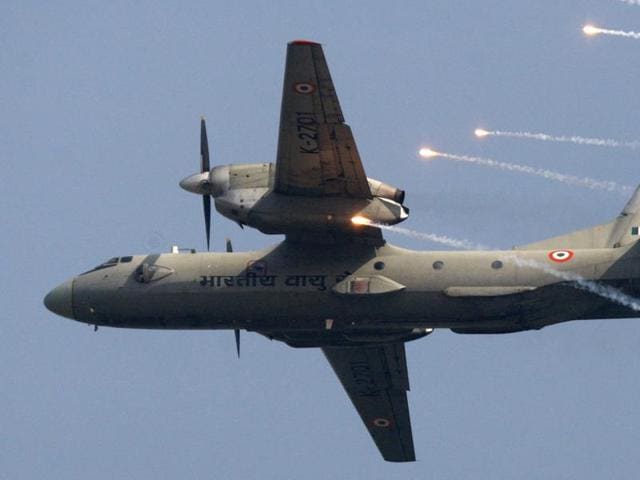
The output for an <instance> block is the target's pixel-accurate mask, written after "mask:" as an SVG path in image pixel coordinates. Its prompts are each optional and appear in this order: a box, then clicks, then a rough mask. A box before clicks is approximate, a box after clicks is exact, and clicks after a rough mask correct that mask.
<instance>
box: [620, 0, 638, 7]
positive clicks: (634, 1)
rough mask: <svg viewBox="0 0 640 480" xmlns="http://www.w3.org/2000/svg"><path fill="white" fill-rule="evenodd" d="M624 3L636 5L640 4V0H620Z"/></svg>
mask: <svg viewBox="0 0 640 480" xmlns="http://www.w3.org/2000/svg"><path fill="white" fill-rule="evenodd" d="M620 1H621V2H622V3H626V4H627V5H636V6H640V0H620Z"/></svg>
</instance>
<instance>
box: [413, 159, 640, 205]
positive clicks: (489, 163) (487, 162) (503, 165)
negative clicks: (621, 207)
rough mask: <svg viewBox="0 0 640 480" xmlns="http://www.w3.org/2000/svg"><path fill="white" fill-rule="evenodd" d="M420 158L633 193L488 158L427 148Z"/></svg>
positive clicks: (613, 185) (601, 182)
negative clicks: (439, 159)
mask: <svg viewBox="0 0 640 480" xmlns="http://www.w3.org/2000/svg"><path fill="white" fill-rule="evenodd" d="M420 156H421V157H422V158H433V157H442V158H448V159H449V160H457V161H460V162H469V163H474V164H476V165H484V166H486V167H492V168H498V169H500V170H508V171H511V172H520V173H527V174H529V175H536V176H538V177H543V178H546V179H549V180H555V181H556V182H561V183H564V184H567V185H576V186H580V187H586V188H590V189H592V190H606V191H608V192H618V193H621V194H624V195H628V194H629V193H631V192H632V191H633V189H632V188H631V187H629V186H626V185H620V184H618V183H616V182H613V181H609V180H595V179H593V178H589V177H577V176H575V175H568V174H566V173H560V172H554V171H553V170H547V169H545V168H535V167H530V166H528V165H519V164H517V163H509V162H499V161H497V160H492V159H490V158H482V157H470V156H468V155H454V154H452V153H443V152H436V151H434V150H430V149H428V148H423V149H421V150H420Z"/></svg>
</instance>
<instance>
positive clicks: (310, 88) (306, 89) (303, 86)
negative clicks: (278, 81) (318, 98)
mask: <svg viewBox="0 0 640 480" xmlns="http://www.w3.org/2000/svg"><path fill="white" fill-rule="evenodd" d="M293 89H294V90H295V91H296V92H298V93H304V94H308V93H313V92H315V91H316V86H315V85H314V84H312V83H307V82H298V83H294V84H293Z"/></svg>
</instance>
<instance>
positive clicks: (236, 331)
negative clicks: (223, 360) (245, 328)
mask: <svg viewBox="0 0 640 480" xmlns="http://www.w3.org/2000/svg"><path fill="white" fill-rule="evenodd" d="M233 333H234V334H235V335H236V351H237V352H238V358H240V330H239V329H237V328H236V329H235V330H234V331H233Z"/></svg>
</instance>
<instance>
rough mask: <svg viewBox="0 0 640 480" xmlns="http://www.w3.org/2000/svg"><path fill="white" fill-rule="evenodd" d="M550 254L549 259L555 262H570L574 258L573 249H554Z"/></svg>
mask: <svg viewBox="0 0 640 480" xmlns="http://www.w3.org/2000/svg"><path fill="white" fill-rule="evenodd" d="M548 255H549V260H551V261H553V262H558V263H562V262H568V261H569V260H571V259H572V258H573V251H572V250H553V251H551V252H549V254H548Z"/></svg>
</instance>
